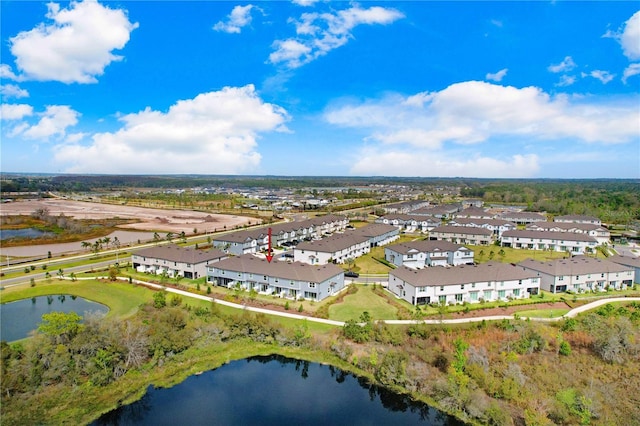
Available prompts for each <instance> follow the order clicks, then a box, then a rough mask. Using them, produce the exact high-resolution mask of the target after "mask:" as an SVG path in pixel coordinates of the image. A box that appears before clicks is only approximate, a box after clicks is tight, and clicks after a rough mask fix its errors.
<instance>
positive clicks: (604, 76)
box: [582, 70, 615, 84]
mask: <svg viewBox="0 0 640 426" xmlns="http://www.w3.org/2000/svg"><path fill="white" fill-rule="evenodd" d="M582 76H583V77H593V78H595V79H598V80H600V81H601V82H602V84H607V83H608V82H610V81H611V80H613V78H614V77H615V74H611V73H610V72H609V71H602V70H593V71H591V72H590V73H583V74H582Z"/></svg>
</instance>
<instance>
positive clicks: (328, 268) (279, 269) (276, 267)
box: [212, 254, 344, 283]
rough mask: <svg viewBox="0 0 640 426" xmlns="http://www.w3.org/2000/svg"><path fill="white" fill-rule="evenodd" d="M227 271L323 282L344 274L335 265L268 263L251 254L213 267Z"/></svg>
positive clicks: (236, 257)
mask: <svg viewBox="0 0 640 426" xmlns="http://www.w3.org/2000/svg"><path fill="white" fill-rule="evenodd" d="M212 266H213V267H215V268H217V269H223V270H226V271H234V272H244V273H251V274H257V275H267V276H270V277H277V278H282V279H287V280H298V281H308V282H314V283H318V282H322V281H326V280H328V279H330V278H333V277H335V276H338V275H340V274H343V273H344V271H343V270H342V268H340V267H339V266H337V265H334V264H333V263H328V264H326V265H309V264H306V263H301V262H292V263H288V262H279V261H272V262H267V261H266V260H265V259H261V258H258V257H256V256H253V255H251V254H244V255H242V256H235V257H230V258H228V259H224V260H221V261H220V262H217V263H215V264H214V265H212Z"/></svg>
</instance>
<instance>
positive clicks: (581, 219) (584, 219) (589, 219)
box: [553, 214, 602, 226]
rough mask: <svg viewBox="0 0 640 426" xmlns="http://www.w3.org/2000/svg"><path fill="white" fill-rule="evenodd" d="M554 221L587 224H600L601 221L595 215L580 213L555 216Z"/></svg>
mask: <svg viewBox="0 0 640 426" xmlns="http://www.w3.org/2000/svg"><path fill="white" fill-rule="evenodd" d="M553 221H554V222H560V223H584V224H587V225H598V226H601V225H602V221H601V220H600V219H598V218H597V217H595V216H587V215H582V214H570V215H565V216H556V217H554V218H553Z"/></svg>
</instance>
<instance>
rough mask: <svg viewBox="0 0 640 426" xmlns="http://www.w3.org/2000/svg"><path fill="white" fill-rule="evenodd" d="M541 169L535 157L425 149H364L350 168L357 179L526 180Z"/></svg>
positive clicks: (531, 155) (529, 155)
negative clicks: (502, 178)
mask: <svg viewBox="0 0 640 426" xmlns="http://www.w3.org/2000/svg"><path fill="white" fill-rule="evenodd" d="M539 170H540V165H539V160H538V157H537V156H536V155H533V154H528V155H519V154H517V155H513V156H511V157H507V158H504V159H498V158H491V157H487V156H482V155H475V156H455V155H453V156H452V155H444V154H443V153H440V152H433V151H427V150H419V151H416V150H403V149H392V150H387V149H385V150H380V149H377V148H376V149H370V148H367V149H364V150H363V151H362V152H360V153H359V155H358V160H357V161H356V162H355V163H354V165H353V166H352V167H351V170H350V173H351V174H353V175H358V176H430V177H434V176H437V177H478V178H488V177H496V176H500V177H504V178H527V177H532V176H536V173H537V172H538V171H539Z"/></svg>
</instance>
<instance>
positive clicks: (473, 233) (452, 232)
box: [429, 225, 493, 245]
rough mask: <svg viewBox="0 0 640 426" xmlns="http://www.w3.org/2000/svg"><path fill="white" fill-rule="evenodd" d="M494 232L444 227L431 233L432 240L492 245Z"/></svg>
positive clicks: (461, 227)
mask: <svg viewBox="0 0 640 426" xmlns="http://www.w3.org/2000/svg"><path fill="white" fill-rule="evenodd" d="M492 235H493V232H492V231H490V230H488V229H486V228H477V227H473V226H454V225H443V226H438V227H437V228H434V229H432V230H431V231H430V232H429V239H430V240H442V241H450V242H452V243H458V244H473V245H488V244H491V240H492Z"/></svg>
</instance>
